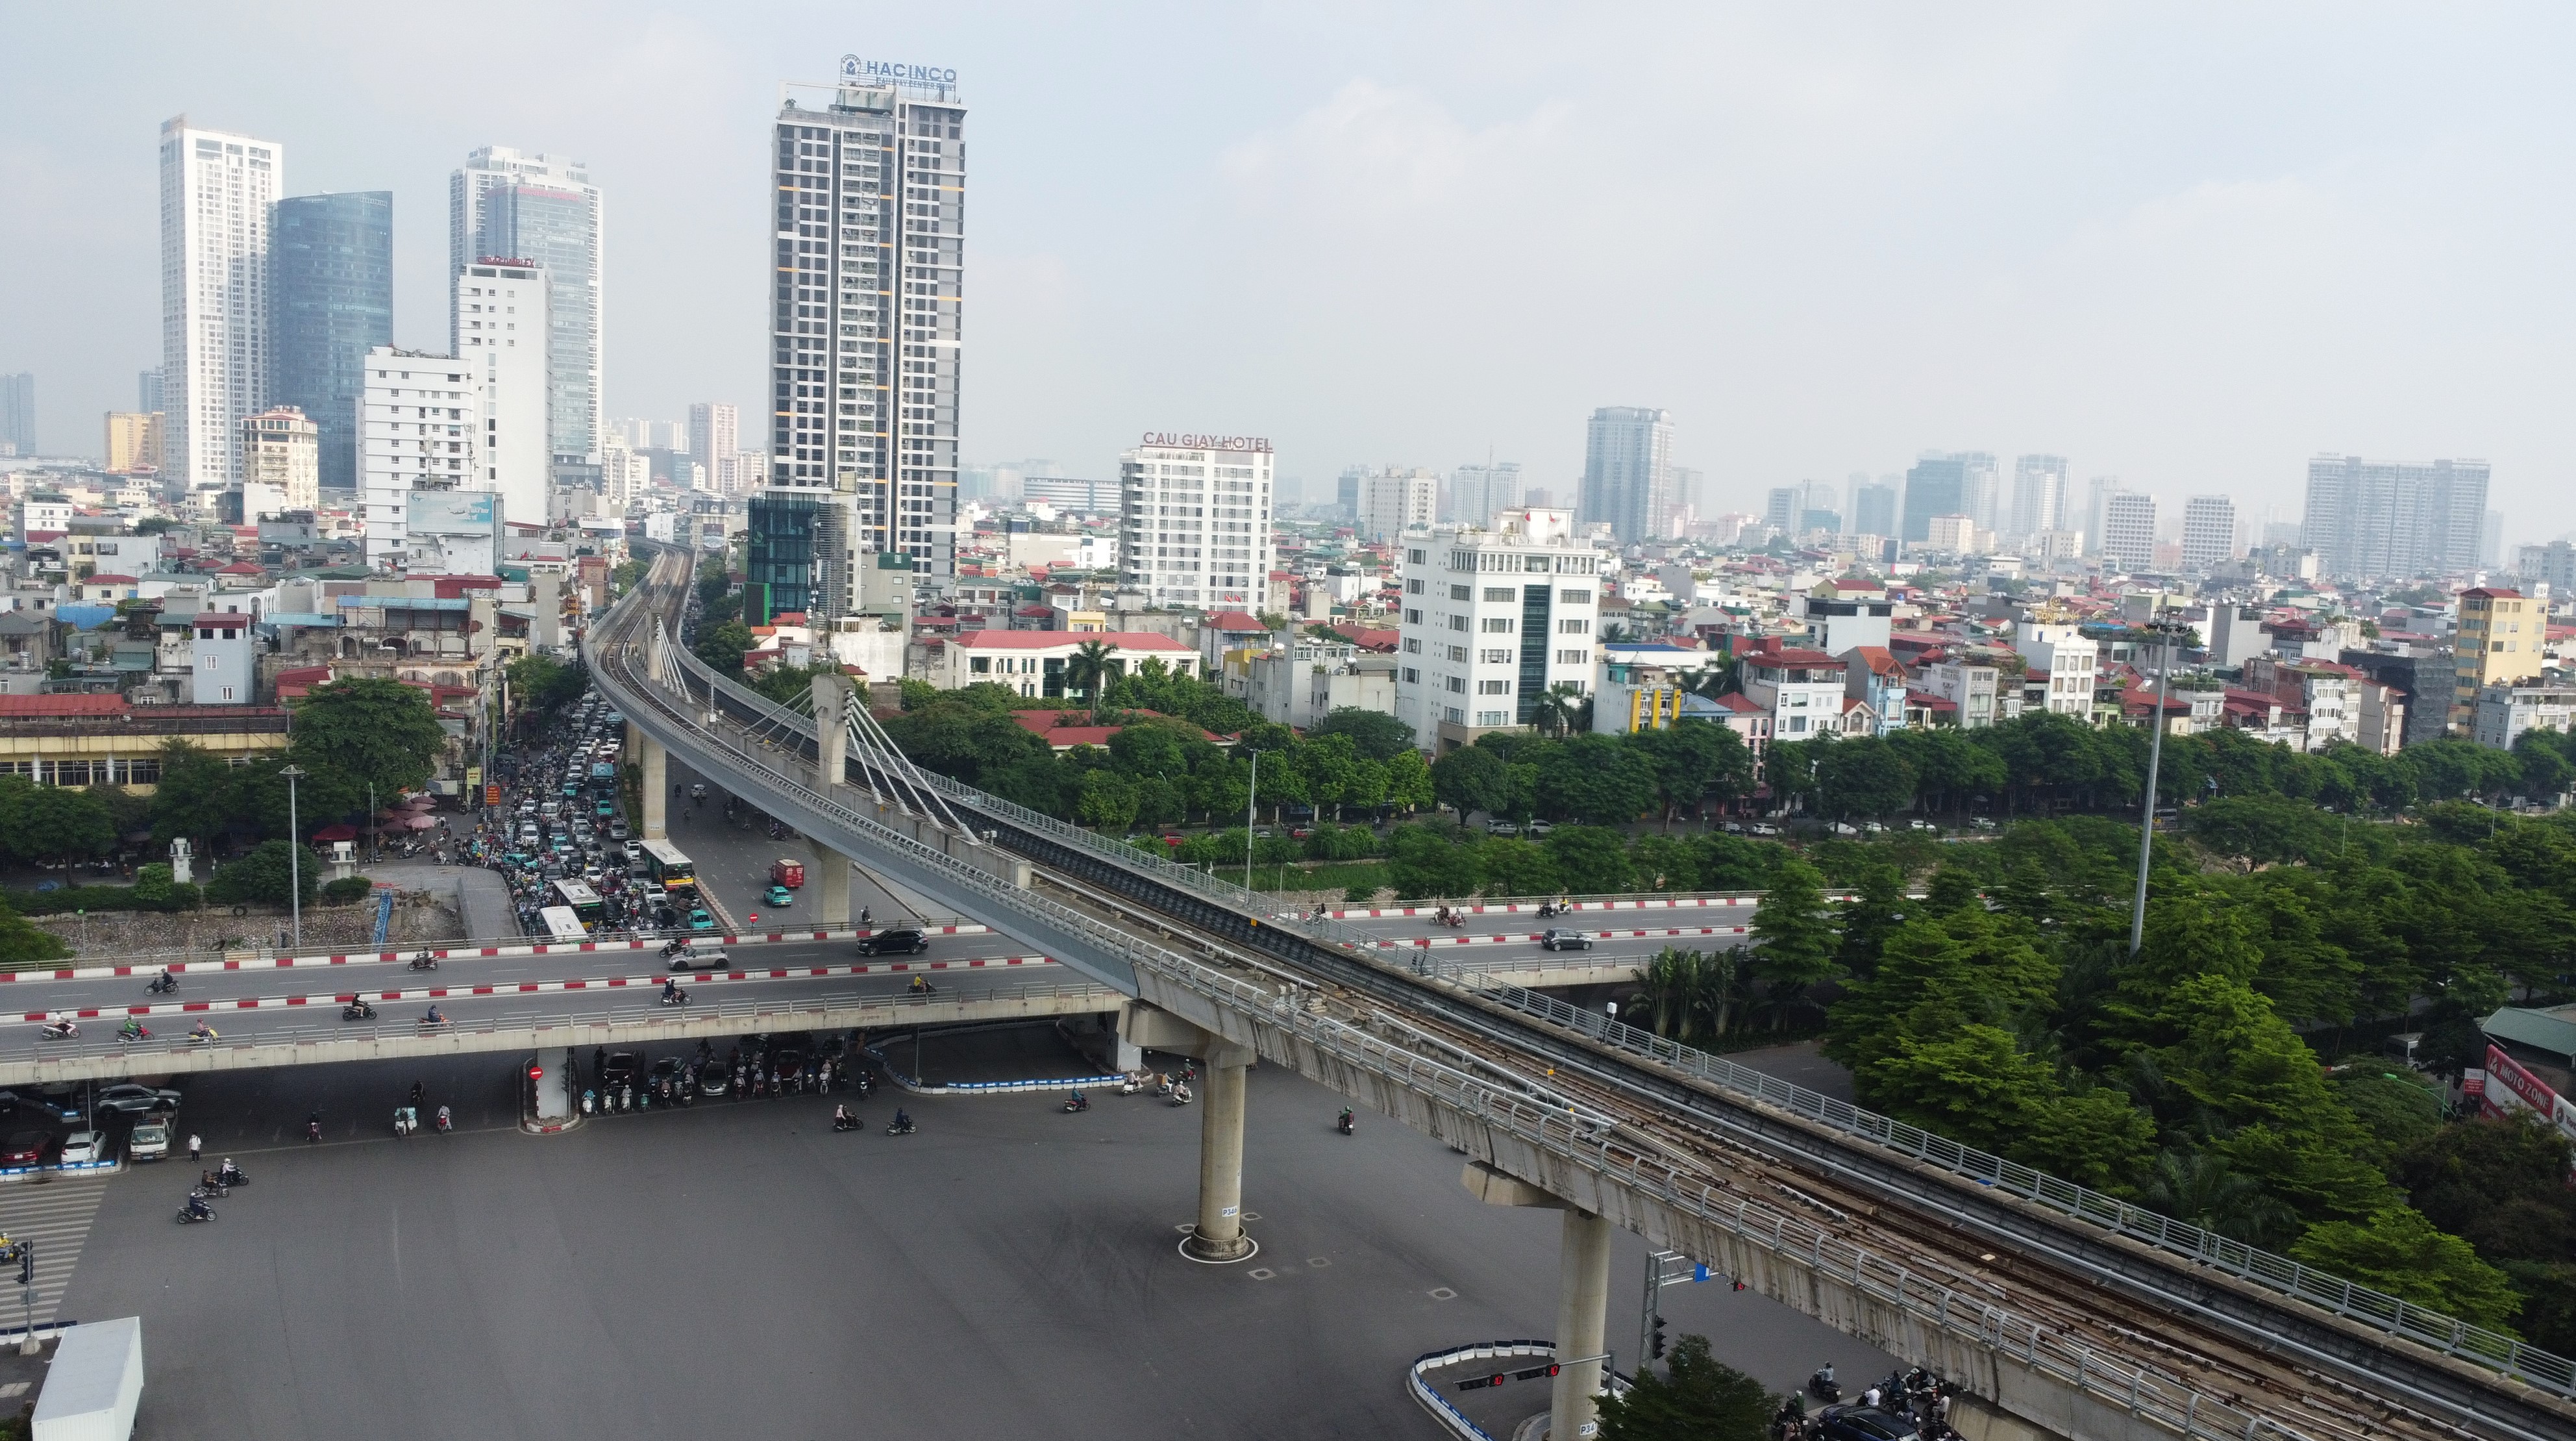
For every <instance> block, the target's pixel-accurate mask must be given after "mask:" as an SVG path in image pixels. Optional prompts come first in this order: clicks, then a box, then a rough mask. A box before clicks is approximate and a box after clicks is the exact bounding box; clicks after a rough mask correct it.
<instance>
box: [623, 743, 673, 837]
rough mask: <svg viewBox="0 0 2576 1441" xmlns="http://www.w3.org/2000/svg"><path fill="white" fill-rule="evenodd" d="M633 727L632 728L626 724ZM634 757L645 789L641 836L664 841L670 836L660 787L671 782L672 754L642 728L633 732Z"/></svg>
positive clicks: (665, 806) (668, 817) (666, 804)
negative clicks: (639, 765)
mask: <svg viewBox="0 0 2576 1441" xmlns="http://www.w3.org/2000/svg"><path fill="white" fill-rule="evenodd" d="M628 729H630V730H632V729H633V727H631V726H630V727H628ZM634 753H635V759H636V761H637V762H638V763H639V764H641V765H642V766H643V767H644V779H643V781H642V782H641V785H642V789H643V792H644V839H646V840H648V841H663V840H669V839H670V838H671V822H670V815H669V811H668V804H669V801H670V799H671V798H670V797H669V796H667V795H665V794H663V788H664V787H666V786H668V785H670V784H671V753H670V752H669V751H666V750H664V749H663V748H662V746H661V744H660V743H659V742H657V741H655V740H654V739H653V738H652V737H651V736H648V735H645V734H644V733H643V732H641V731H636V732H635V751H634Z"/></svg>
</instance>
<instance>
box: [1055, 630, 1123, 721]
mask: <svg viewBox="0 0 2576 1441" xmlns="http://www.w3.org/2000/svg"><path fill="white" fill-rule="evenodd" d="M1117 649H1118V647H1117V646H1116V645H1115V644H1114V643H1112V642H1109V641H1105V640H1087V641H1084V642H1083V643H1082V644H1080V645H1078V646H1075V647H1074V648H1073V654H1071V655H1069V656H1066V657H1065V659H1064V688H1065V690H1066V692H1067V693H1068V694H1074V695H1079V696H1081V697H1082V698H1083V699H1084V700H1087V701H1090V702H1091V703H1092V704H1093V705H1095V706H1096V705H1098V704H1099V702H1100V688H1101V685H1102V683H1103V682H1105V681H1107V680H1108V679H1109V657H1110V656H1111V655H1112V654H1113V653H1115V652H1116V651H1117Z"/></svg>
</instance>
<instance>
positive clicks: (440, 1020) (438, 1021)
mask: <svg viewBox="0 0 2576 1441" xmlns="http://www.w3.org/2000/svg"><path fill="white" fill-rule="evenodd" d="M420 1023H421V1024H422V1025H424V1026H443V1025H446V1024H447V1018H446V1017H445V1016H442V1015H440V1014H439V1013H438V1007H436V1006H434V1005H433V1006H431V1007H430V1008H429V1014H428V1015H425V1016H423V1017H421V1018H420Z"/></svg>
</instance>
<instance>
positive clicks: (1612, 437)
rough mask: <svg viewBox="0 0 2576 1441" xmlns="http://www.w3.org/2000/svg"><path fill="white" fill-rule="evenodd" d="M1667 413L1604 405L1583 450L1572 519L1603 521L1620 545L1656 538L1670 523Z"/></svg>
mask: <svg viewBox="0 0 2576 1441" xmlns="http://www.w3.org/2000/svg"><path fill="white" fill-rule="evenodd" d="M1672 449H1673V421H1672V412H1670V411H1666V410H1656V409H1652V408H1649V407H1643V406H1632V405H1605V406H1603V407H1601V408H1600V409H1599V410H1596V411H1594V412H1592V423H1591V425H1590V427H1589V428H1588V429H1587V430H1586V431H1585V434H1584V444H1583V495H1582V503H1581V506H1580V507H1579V509H1580V514H1578V515H1577V516H1576V517H1575V518H1576V519H1577V520H1578V521H1580V522H1582V523H1583V524H1585V525H1590V524H1593V523H1595V522H1597V521H1608V522H1609V523H1610V533H1611V534H1612V535H1613V536H1616V537H1617V538H1618V540H1619V543H1620V544H1622V545H1635V544H1637V543H1638V542H1640V541H1646V540H1653V539H1655V538H1656V537H1658V536H1661V535H1662V534H1663V533H1664V532H1665V530H1666V529H1667V528H1668V527H1669V525H1670V523H1671V520H1672V508H1673V491H1672V486H1673V481H1672Z"/></svg>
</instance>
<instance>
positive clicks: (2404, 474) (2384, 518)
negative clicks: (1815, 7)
mask: <svg viewBox="0 0 2576 1441" xmlns="http://www.w3.org/2000/svg"><path fill="white" fill-rule="evenodd" d="M2486 516H2487V463H2486V462H2485V461H2483V460H2436V461H2432V462H2430V463H2427V464H2412V463H2406V462H2398V461H2381V460H2364V459H2362V458H2361V457H2360V456H2357V455H2321V456H2318V457H2316V458H2315V459H2313V460H2311V461H2309V462H2308V498H2307V516H2306V520H2305V522H2304V524H2303V526H2302V528H2301V538H2302V539H2303V540H2304V541H2305V542H2306V544H2307V546H2308V548H2309V549H2310V550H2313V551H2315V552H2316V553H2317V565H2318V567H2319V568H2320V569H2322V570H2323V571H2324V572H2325V573H2326V574H2328V575H2332V576H2339V577H2343V578H2346V579H2351V580H2381V579H2405V578H2407V577H2410V576H2439V575H2453V574H2459V573H2461V572H2464V571H2469V570H2473V569H2475V568H2476V567H2477V564H2478V551H2479V543H2480V540H2481V532H2482V531H2483V530H2484V529H2485V526H2486Z"/></svg>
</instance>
